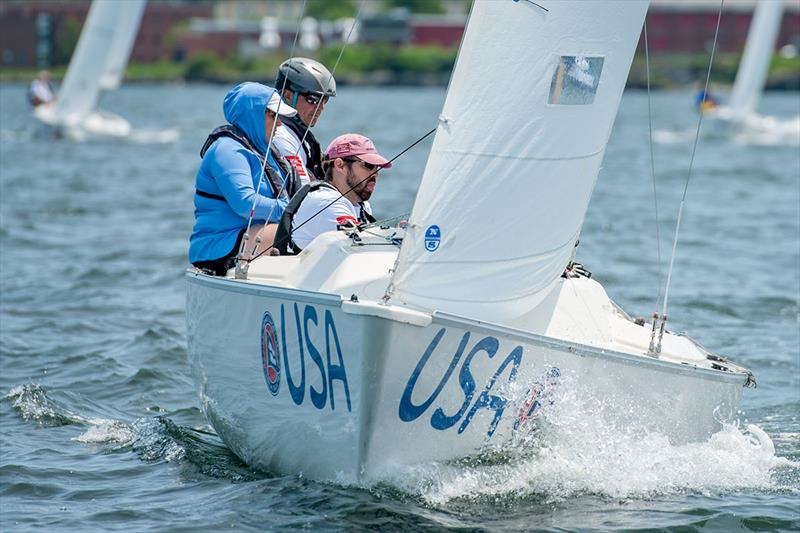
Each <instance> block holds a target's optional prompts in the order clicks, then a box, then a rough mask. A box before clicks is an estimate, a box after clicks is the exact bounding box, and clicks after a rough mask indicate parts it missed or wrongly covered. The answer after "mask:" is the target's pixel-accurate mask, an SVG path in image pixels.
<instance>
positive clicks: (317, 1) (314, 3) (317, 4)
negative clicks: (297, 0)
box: [306, 0, 356, 20]
mask: <svg viewBox="0 0 800 533" xmlns="http://www.w3.org/2000/svg"><path fill="white" fill-rule="evenodd" d="M355 14H356V8H355V6H354V5H353V0H309V1H308V5H307V6H306V16H309V17H314V18H316V19H322V20H336V19H341V18H350V17H354V16H355Z"/></svg>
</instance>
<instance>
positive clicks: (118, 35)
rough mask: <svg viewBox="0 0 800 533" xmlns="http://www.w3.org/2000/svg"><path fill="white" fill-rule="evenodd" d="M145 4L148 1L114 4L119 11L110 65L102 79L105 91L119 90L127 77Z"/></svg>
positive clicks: (101, 82)
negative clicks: (127, 69) (126, 69)
mask: <svg viewBox="0 0 800 533" xmlns="http://www.w3.org/2000/svg"><path fill="white" fill-rule="evenodd" d="M145 2H146V0H121V1H117V2H115V3H114V6H115V7H116V10H117V24H116V29H115V30H114V42H113V44H112V45H111V50H110V51H109V56H108V64H107V65H106V70H105V72H104V73H103V77H102V78H101V79H100V88H101V89H102V90H104V91H110V90H112V89H116V88H118V87H119V84H120V82H121V81H122V78H123V77H124V76H125V68H126V67H127V66H128V59H129V58H130V56H131V50H132V49H133V43H134V41H135V40H136V34H137V33H138V30H139V23H140V22H141V20H142V13H143V12H144V6H145Z"/></svg>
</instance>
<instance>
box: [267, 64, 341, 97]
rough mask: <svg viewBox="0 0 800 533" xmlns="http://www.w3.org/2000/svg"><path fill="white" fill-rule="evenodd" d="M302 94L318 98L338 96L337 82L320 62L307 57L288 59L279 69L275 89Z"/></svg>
mask: <svg viewBox="0 0 800 533" xmlns="http://www.w3.org/2000/svg"><path fill="white" fill-rule="evenodd" d="M284 81H285V83H286V87H285V88H286V89H289V90H290V91H294V92H298V93H302V94H308V93H311V94H315V95H317V96H329V97H330V96H336V80H334V79H333V75H332V74H331V73H330V71H329V70H328V69H327V68H325V65H323V64H322V63H320V62H319V61H314V60H313V59H308V58H307V57H293V58H291V59H287V60H286V61H284V62H283V63H281V66H280V67H279V68H278V77H277V78H276V79H275V88H276V89H278V90H279V91H280V90H281V89H283V88H284Z"/></svg>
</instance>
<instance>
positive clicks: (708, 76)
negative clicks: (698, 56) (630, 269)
mask: <svg viewBox="0 0 800 533" xmlns="http://www.w3.org/2000/svg"><path fill="white" fill-rule="evenodd" d="M724 4H725V0H720V2H719V13H718V14H717V27H716V29H715V30H714V44H713V45H712V47H711V57H710V58H709V61H708V72H707V73H706V84H705V88H704V90H703V102H702V104H705V102H706V96H707V95H708V85H709V82H710V81H711V66H712V65H713V64H714V53H715V52H716V49H717V38H718V37H719V24H720V21H721V20H722V7H723V5H724ZM702 104H701V105H702ZM702 125H703V114H702V113H700V118H699V119H698V121H697V131H696V132H695V136H694V145H693V146H692V156H691V158H690V159H689V171H688V173H687V175H686V183H685V184H684V186H683V196H682V197H681V204H680V207H679V208H678V221H677V222H676V224H675V238H674V240H673V241H672V255H671V257H670V260H669V270H667V283H666V286H665V288H664V305H663V307H662V308H661V320H662V323H661V330H662V332H663V330H664V321H666V318H667V303H668V301H669V287H670V283H671V281H672V269H673V266H674V264H675V253H676V250H677V248H678V235H679V233H680V230H681V220H682V219H683V207H684V205H685V204H686V192H687V191H688V190H689V181H690V180H691V178H692V168H693V166H694V158H695V154H696V152H697V143H698V141H699V140H700V128H701V127H702ZM656 351H657V352H660V351H661V339H660V338H659V340H658V347H657V349H656Z"/></svg>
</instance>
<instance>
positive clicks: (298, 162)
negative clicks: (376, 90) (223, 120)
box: [273, 57, 336, 185]
mask: <svg viewBox="0 0 800 533" xmlns="http://www.w3.org/2000/svg"><path fill="white" fill-rule="evenodd" d="M275 88H276V89H277V90H278V91H281V89H283V93H282V95H283V100H284V101H285V102H286V103H287V104H289V105H290V106H292V107H293V108H295V109H297V115H295V116H294V117H292V118H291V119H286V120H283V121H282V125H281V126H279V127H278V129H277V130H276V132H275V139H274V140H273V146H275V148H277V149H278V151H279V152H280V153H281V155H283V156H284V157H285V158H286V159H288V160H289V161H290V162H291V163H292V164H293V165H294V166H295V168H296V169H297V173H298V175H299V177H300V181H301V182H302V183H303V185H305V184H306V183H309V182H310V181H313V180H315V179H318V178H319V179H321V178H322V176H323V174H324V172H323V171H322V151H321V149H320V146H319V142H318V141H317V139H316V138H315V137H314V134H313V133H311V131H310V130H309V128H313V127H314V125H315V124H316V123H317V119H318V118H319V116H320V115H321V114H322V111H323V110H324V109H325V104H326V103H327V102H328V99H329V98H330V97H332V96H336V80H334V79H333V75H332V74H331V73H330V71H329V70H328V69H327V68H325V66H324V65H323V64H322V63H320V62H319V61H314V60H313V59H308V58H305V57H293V58H291V59H287V60H286V61H284V62H283V63H282V64H281V66H280V68H279V69H278V77H277V78H276V79H275ZM301 140H302V145H301Z"/></svg>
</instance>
